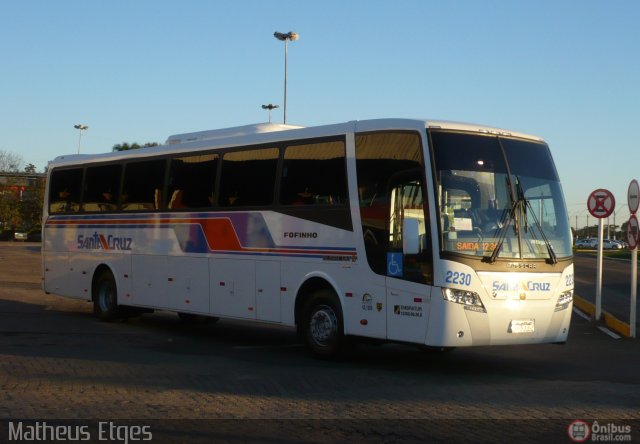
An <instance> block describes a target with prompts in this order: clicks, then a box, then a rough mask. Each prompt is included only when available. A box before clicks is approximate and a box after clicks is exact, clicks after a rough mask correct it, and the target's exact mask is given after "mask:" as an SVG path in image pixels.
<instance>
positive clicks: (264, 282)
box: [256, 261, 282, 322]
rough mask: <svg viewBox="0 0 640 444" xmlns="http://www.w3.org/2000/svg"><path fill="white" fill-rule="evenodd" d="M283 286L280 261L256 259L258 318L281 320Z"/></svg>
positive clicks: (262, 319)
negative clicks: (281, 283) (281, 284)
mask: <svg viewBox="0 0 640 444" xmlns="http://www.w3.org/2000/svg"><path fill="white" fill-rule="evenodd" d="M281 293H282V287H281V286H280V262H275V261H256V318H257V319H258V320H261V321H272V322H280V320H281V319H282V314H281V311H280V310H281V305H282V304H281V299H282V296H281Z"/></svg>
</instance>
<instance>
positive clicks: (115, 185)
mask: <svg viewBox="0 0 640 444" xmlns="http://www.w3.org/2000/svg"><path fill="white" fill-rule="evenodd" d="M121 177H122V166H121V165H117V164H115V165H102V166H95V167H89V168H87V172H86V174H85V178H84V196H83V199H82V209H83V210H84V211H114V210H116V209H117V208H118V207H117V205H116V203H117V196H118V194H119V192H120V178H121Z"/></svg>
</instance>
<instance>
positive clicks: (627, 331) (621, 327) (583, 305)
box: [573, 294, 631, 338]
mask: <svg viewBox="0 0 640 444" xmlns="http://www.w3.org/2000/svg"><path fill="white" fill-rule="evenodd" d="M573 305H574V306H575V307H577V308H578V309H579V310H581V311H583V312H584V313H586V314H588V315H589V317H591V319H594V318H595V314H596V306H595V305H594V304H592V303H591V302H589V301H587V300H586V299H583V298H581V297H580V296H577V295H575V294H574V295H573ZM602 323H603V324H604V325H605V326H607V328H609V329H611V330H613V331H615V332H616V333H618V334H619V335H622V336H624V337H625V338H629V337H631V327H630V326H629V324H627V323H626V322H623V321H621V320H620V319H618V318H616V317H615V316H613V315H612V314H611V313H607V312H606V311H604V310H603V311H602Z"/></svg>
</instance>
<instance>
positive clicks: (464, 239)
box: [431, 131, 572, 263]
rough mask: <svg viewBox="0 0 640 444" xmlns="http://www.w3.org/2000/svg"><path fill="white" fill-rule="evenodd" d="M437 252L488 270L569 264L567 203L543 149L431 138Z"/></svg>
mask: <svg viewBox="0 0 640 444" xmlns="http://www.w3.org/2000/svg"><path fill="white" fill-rule="evenodd" d="M431 141H432V145H433V153H434V163H435V172H436V177H435V179H436V187H437V188H436V189H437V195H438V204H439V219H440V223H439V227H440V240H441V247H442V250H443V251H444V252H452V253H458V254H462V255H467V256H474V257H479V258H482V259H483V260H485V261H488V262H493V261H495V260H496V259H497V258H505V259H507V258H508V259H511V260H513V259H544V260H546V261H550V262H553V263H555V262H556V261H557V259H559V258H563V257H569V256H571V254H572V252H571V237H570V233H569V221H568V217H567V214H566V208H565V204H564V198H563V195H562V189H561V187H560V182H559V179H558V175H557V173H556V169H555V166H554V164H553V160H552V159H551V153H550V151H549V148H548V146H547V145H546V144H545V143H543V142H536V141H532V140H525V139H516V138H511V137H503V136H496V135H490V134H487V135H485V134H470V133H455V132H446V131H432V132H431Z"/></svg>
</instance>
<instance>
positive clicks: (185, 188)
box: [167, 154, 219, 210]
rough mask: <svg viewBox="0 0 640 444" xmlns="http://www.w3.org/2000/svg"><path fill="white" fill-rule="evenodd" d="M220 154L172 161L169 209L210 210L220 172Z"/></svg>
mask: <svg viewBox="0 0 640 444" xmlns="http://www.w3.org/2000/svg"><path fill="white" fill-rule="evenodd" d="M218 159H219V155H218V154H197V155H193V156H188V157H177V158H174V159H171V164H170V166H169V182H168V190H167V197H168V198H169V204H168V209H170V210H180V209H185V208H209V207H211V206H213V203H214V202H213V198H212V196H213V194H214V187H215V184H216V173H217V171H218Z"/></svg>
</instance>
